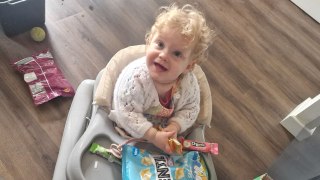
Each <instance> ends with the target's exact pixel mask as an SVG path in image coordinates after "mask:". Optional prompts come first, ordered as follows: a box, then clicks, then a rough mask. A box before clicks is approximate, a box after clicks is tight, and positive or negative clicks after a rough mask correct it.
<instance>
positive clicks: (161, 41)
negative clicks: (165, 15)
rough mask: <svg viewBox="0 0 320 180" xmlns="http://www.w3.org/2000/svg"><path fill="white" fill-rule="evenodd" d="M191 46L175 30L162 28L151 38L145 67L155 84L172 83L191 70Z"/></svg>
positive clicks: (192, 62)
mask: <svg viewBox="0 0 320 180" xmlns="http://www.w3.org/2000/svg"><path fill="white" fill-rule="evenodd" d="M191 51H192V46H191V45H190V41H189V40H187V39H185V37H184V36H182V35H181V34H180V33H178V32H177V31H176V30H175V29H169V28H162V29H161V31H160V32H156V33H155V34H153V35H152V36H151V39H150V42H149V44H148V45H147V49H146V58H147V67H148V70H149V72H150V75H151V78H152V79H153V80H154V81H155V82H156V83H165V84H168V83H169V84H170V83H174V82H175V81H176V80H177V78H178V77H179V75H180V74H182V73H183V72H187V71H188V70H190V69H191V67H192V65H193V64H194V61H193V60H192V59H191Z"/></svg>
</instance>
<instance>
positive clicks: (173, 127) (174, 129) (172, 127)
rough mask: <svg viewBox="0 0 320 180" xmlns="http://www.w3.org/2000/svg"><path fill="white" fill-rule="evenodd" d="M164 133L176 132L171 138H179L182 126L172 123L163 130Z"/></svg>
mask: <svg viewBox="0 0 320 180" xmlns="http://www.w3.org/2000/svg"><path fill="white" fill-rule="evenodd" d="M162 131H164V132H174V134H173V135H172V136H171V137H170V138H175V139H176V138H177V135H178V133H179V131H180V125H179V124H178V123H176V122H170V123H169V125H168V126H167V127H165V128H163V129H162Z"/></svg>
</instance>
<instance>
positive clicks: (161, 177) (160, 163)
mask: <svg viewBox="0 0 320 180" xmlns="http://www.w3.org/2000/svg"><path fill="white" fill-rule="evenodd" d="M153 159H154V161H155V166H156V169H157V177H158V178H157V179H158V180H170V179H172V178H171V173H170V169H169V167H168V163H167V159H166V157H165V156H161V155H159V156H154V157H153Z"/></svg>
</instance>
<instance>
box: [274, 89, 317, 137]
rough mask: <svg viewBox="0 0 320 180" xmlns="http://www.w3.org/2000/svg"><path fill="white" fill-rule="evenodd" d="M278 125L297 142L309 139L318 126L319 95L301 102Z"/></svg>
mask: <svg viewBox="0 0 320 180" xmlns="http://www.w3.org/2000/svg"><path fill="white" fill-rule="evenodd" d="M280 124H281V125H282V126H283V127H284V128H286V129H287V130H288V131H289V132H290V133H291V134H292V135H293V136H294V137H295V138H296V139H298V140H299V141H302V140H304V139H306V138H308V137H310V136H311V135H312V134H313V133H314V131H315V130H316V128H317V127H318V126H320V94H319V95H317V96H316V97H314V98H308V99H306V100H305V101H303V102H302V103H301V104H299V105H298V106H297V107H296V108H295V109H294V110H293V111H292V112H290V113H289V115H288V116H287V117H285V118H284V119H283V120H282V121H281V122H280Z"/></svg>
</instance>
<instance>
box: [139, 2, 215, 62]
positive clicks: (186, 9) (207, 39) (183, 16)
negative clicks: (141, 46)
mask: <svg viewBox="0 0 320 180" xmlns="http://www.w3.org/2000/svg"><path fill="white" fill-rule="evenodd" d="M164 27H170V28H172V29H177V30H178V32H180V33H181V35H183V36H185V37H186V39H188V40H190V45H193V50H192V55H191V58H192V59H194V60H196V63H200V62H203V61H205V60H206V59H207V53H208V52H207V50H208V47H209V46H210V45H211V43H212V39H213V37H214V31H213V30H211V29H210V28H209V27H208V26H207V23H206V20H205V18H204V15H203V14H202V13H201V12H200V11H198V10H197V9H196V8H195V7H193V6H192V5H190V4H187V5H184V6H183V7H181V8H179V7H178V6H177V5H176V4H172V5H170V6H164V7H161V8H160V14H159V15H158V16H157V17H156V20H155V23H154V24H153V26H152V27H151V30H150V31H149V32H147V34H146V36H145V39H146V44H147V45H149V44H150V41H151V39H152V36H153V35H154V34H155V33H157V32H159V31H161V29H162V28H164Z"/></svg>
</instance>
